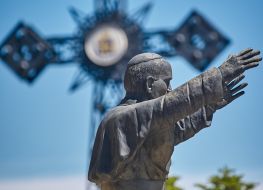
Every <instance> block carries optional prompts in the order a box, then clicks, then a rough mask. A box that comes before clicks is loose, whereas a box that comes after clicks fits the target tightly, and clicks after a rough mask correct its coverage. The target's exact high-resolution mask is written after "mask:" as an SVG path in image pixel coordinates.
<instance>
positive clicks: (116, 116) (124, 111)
mask: <svg viewBox="0 0 263 190" xmlns="http://www.w3.org/2000/svg"><path fill="white" fill-rule="evenodd" d="M134 110H135V105H119V106H116V107H114V108H112V109H110V110H109V111H108V112H107V113H106V115H105V117H104V118H103V120H102V122H103V123H109V122H110V123H112V122H115V121H118V120H120V119H123V118H124V117H127V116H131V114H132V113H133V112H134Z"/></svg>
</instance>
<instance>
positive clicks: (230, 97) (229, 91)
mask: <svg viewBox="0 0 263 190" xmlns="http://www.w3.org/2000/svg"><path fill="white" fill-rule="evenodd" d="M244 78H245V75H243V74H241V75H239V76H238V77H236V78H235V79H234V80H233V81H231V82H229V83H228V84H225V86H224V96H223V98H222V100H221V101H219V102H217V103H216V104H214V105H213V108H214V109H215V110H218V109H221V108H223V107H225V106H226V105H228V104H229V103H231V102H232V101H234V100H235V99H237V98H239V97H240V96H242V95H243V94H245V91H243V89H244V88H245V87H246V86H247V85H248V84H247V83H246V82H244V83H242V84H239V83H240V81H242V80H243V79H244ZM237 84H239V85H238V86H237Z"/></svg>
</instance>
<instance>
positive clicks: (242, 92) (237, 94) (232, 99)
mask: <svg viewBox="0 0 263 190" xmlns="http://www.w3.org/2000/svg"><path fill="white" fill-rule="evenodd" d="M244 94H245V91H241V92H238V93H236V94H235V95H233V96H231V98H230V99H229V101H228V103H230V102H232V101H234V100H235V99H237V98H239V97H240V96H243V95H244Z"/></svg>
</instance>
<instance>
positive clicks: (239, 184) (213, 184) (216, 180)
mask: <svg viewBox="0 0 263 190" xmlns="http://www.w3.org/2000/svg"><path fill="white" fill-rule="evenodd" d="M242 178H243V176H242V175H236V174H235V172H234V170H232V169H229V168H228V167H224V168H222V169H220V170H219V174H217V175H214V176H212V177H210V179H209V185H204V184H196V185H195V186H196V187H198V188H200V189H202V190H252V189H254V187H255V186H256V184H255V183H246V182H244V181H243V180H242Z"/></svg>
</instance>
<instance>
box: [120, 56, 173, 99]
mask: <svg viewBox="0 0 263 190" xmlns="http://www.w3.org/2000/svg"><path fill="white" fill-rule="evenodd" d="M171 79H172V68H171V65H170V64H169V63H168V62H167V61H166V60H165V59H164V58H163V57H162V56H160V55H158V54H155V53H142V54H138V55H136V56H134V57H133V58H132V59H131V60H130V61H129V63H128V66H127V70H126V72H125V77H124V88H125V90H126V94H127V95H128V96H131V97H132V96H134V98H141V99H148V100H149V99H153V98H157V97H160V96H162V95H164V94H166V93H167V92H169V91H171V86H170V80H171Z"/></svg>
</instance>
